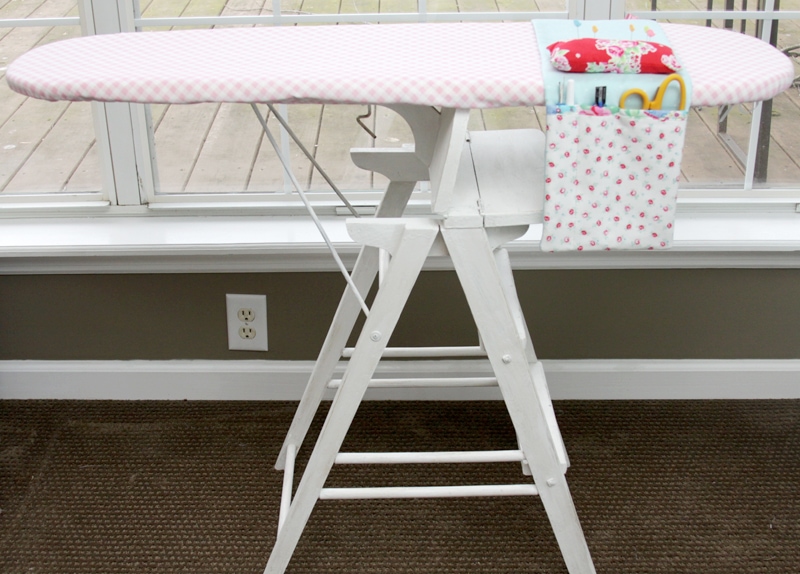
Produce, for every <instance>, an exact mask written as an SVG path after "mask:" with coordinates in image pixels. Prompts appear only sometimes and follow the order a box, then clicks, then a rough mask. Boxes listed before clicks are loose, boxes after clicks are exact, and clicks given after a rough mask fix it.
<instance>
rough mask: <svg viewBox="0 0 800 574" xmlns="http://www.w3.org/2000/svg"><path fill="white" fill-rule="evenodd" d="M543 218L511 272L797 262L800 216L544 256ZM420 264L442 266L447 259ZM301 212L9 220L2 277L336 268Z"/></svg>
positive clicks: (349, 252)
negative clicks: (625, 247) (647, 243)
mask: <svg viewBox="0 0 800 574" xmlns="http://www.w3.org/2000/svg"><path fill="white" fill-rule="evenodd" d="M322 221H323V225H324V227H325V230H326V233H327V234H328V236H329V237H330V239H331V241H332V242H333V243H334V245H335V246H336V248H337V251H338V252H339V254H340V255H341V257H342V259H343V260H344V262H345V264H346V265H348V266H350V265H352V263H353V262H354V261H355V256H356V254H357V252H358V245H356V244H355V243H354V242H353V241H352V239H350V237H349V235H348V234H347V230H346V229H345V221H346V218H344V217H326V218H323V220H322ZM541 230H542V226H541V225H532V226H531V228H530V230H529V231H528V233H526V234H525V235H524V236H523V237H521V238H520V239H518V240H516V241H513V242H511V243H510V244H509V246H508V250H509V254H510V256H511V261H512V265H513V266H514V268H515V269H631V268H655V269H659V268H660V269H668V268H737V267H738V268H797V267H800V213H794V212H783V213H759V214H756V213H750V214H745V213H738V214H734V213H728V214H703V213H695V214H687V215H685V216H682V217H681V218H680V220H679V225H677V226H676V231H675V240H674V246H673V248H672V249H668V250H664V251H610V252H596V253H589V254H586V253H577V252H567V253H555V254H554V253H544V252H542V251H541V250H540V249H539V239H540V237H541ZM425 268H426V269H448V268H450V261H449V259H448V258H446V257H434V258H430V259H429V260H428V261H427V262H426V264H425ZM336 270H337V267H336V265H335V262H334V260H333V258H332V257H331V256H330V253H329V252H328V251H327V248H326V246H325V243H324V242H323V241H322V239H321V238H320V235H319V232H318V231H317V230H316V229H315V228H314V226H313V223H312V221H311V220H310V218H308V217H291V216H284V217H277V216H258V215H250V216H237V215H227V216H224V215H222V216H213V217H201V216H197V215H195V216H184V217H180V216H153V217H137V216H127V217H126V216H114V217H86V218H57V217H53V218H16V219H15V218H9V219H4V220H3V221H2V225H0V274H6V275H12V274H57V273H227V272H288V271H307V272H322V271H336Z"/></svg>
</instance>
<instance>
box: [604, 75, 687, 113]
mask: <svg viewBox="0 0 800 574" xmlns="http://www.w3.org/2000/svg"><path fill="white" fill-rule="evenodd" d="M672 82H678V86H679V87H680V90H681V105H680V107H679V108H678V109H679V110H682V109H683V108H684V107H685V106H686V84H685V83H684V81H683V78H682V77H681V75H680V74H670V75H669V76H667V77H666V78H664V81H663V82H661V85H660V86H659V87H658V91H656V97H655V98H653V99H652V100H651V99H650V96H648V95H647V94H646V93H645V91H644V90H642V89H641V88H631V89H630V90H627V91H626V92H625V93H623V94H622V97H621V98H620V99H619V107H620V108H624V107H625V102H626V100H627V99H628V98H629V97H631V96H639V97H640V98H642V109H643V110H660V109H661V106H662V105H663V103H664V95H665V94H666V93H667V88H668V87H669V85H670V84H671V83H672Z"/></svg>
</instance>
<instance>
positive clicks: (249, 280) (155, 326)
mask: <svg viewBox="0 0 800 574" xmlns="http://www.w3.org/2000/svg"><path fill="white" fill-rule="evenodd" d="M516 276H517V283H518V287H519V291H520V298H521V300H522V305H523V307H524V309H525V313H526V316H527V318H528V323H529V325H530V328H531V330H532V332H533V333H534V343H535V345H536V347H537V351H538V353H539V355H540V356H541V357H542V358H545V359H582V358H619V359H623V358H669V359H694V358H701V359H729V358H763V359H767V358H775V359H779V358H780V359H784V358H794V359H797V358H800V269H772V270H750V269H713V270H608V271H596V270H592V271H520V272H517V275H516ZM342 288H343V280H342V279H341V277H340V276H339V275H337V274H335V273H271V274H174V275H170V274H166V275H164V274H157V275H60V276H59V275H56V276H53V275H31V276H0V360H9V359H36V360H69V359H91V360H108V359H256V358H266V359H274V360H287V359H292V360H297V359H313V358H314V357H315V356H316V352H317V350H318V348H319V346H320V344H321V342H322V339H323V337H324V333H325V330H326V328H327V325H328V324H329V322H330V320H331V318H332V316H333V312H334V309H335V307H336V304H337V303H338V300H339V296H340V294H341V290H342ZM226 293H264V294H266V295H267V302H268V319H269V341H270V351H268V352H266V353H246V352H232V351H228V350H227V339H226V328H225V294H226ZM475 341H476V338H475V335H474V330H473V328H472V326H471V320H470V319H469V317H468V316H467V307H466V302H465V300H464V297H463V295H462V294H461V291H460V288H459V287H458V283H457V281H456V278H455V275H454V274H453V273H450V272H427V273H425V274H424V275H423V277H422V279H421V280H420V282H419V283H418V285H417V288H416V290H415V292H414V294H413V295H412V301H411V304H410V306H409V309H408V311H407V313H406V314H405V316H404V317H403V319H402V321H401V324H400V325H399V326H398V329H397V331H396V333H395V336H394V338H393V341H392V343H393V344H400V345H412V344H423V345H424V344H474V343H475Z"/></svg>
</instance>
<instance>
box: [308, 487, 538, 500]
mask: <svg viewBox="0 0 800 574" xmlns="http://www.w3.org/2000/svg"><path fill="white" fill-rule="evenodd" d="M538 494H539V490H538V489H537V488H536V486H535V485H534V484H485V485H484V484H476V485H466V486H379V487H368V488H323V489H322V490H321V491H320V494H319V499H320V500H359V499H378V498H466V497H477V496H537V495H538Z"/></svg>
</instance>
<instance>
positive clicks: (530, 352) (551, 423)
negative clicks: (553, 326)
mask: <svg viewBox="0 0 800 574" xmlns="http://www.w3.org/2000/svg"><path fill="white" fill-rule="evenodd" d="M494 259H495V263H496V264H497V271H498V273H499V274H500V278H501V284H502V285H503V290H504V292H505V294H506V298H507V301H508V304H509V305H510V306H511V311H512V313H513V315H514V317H515V318H519V322H518V323H517V330H518V331H519V332H520V336H522V337H524V339H525V355H526V356H527V358H528V364H529V366H530V371H531V377H532V378H533V385H534V387H535V389H536V394H537V395H538V397H539V401H540V403H541V405H542V409H543V410H544V413H545V417H546V418H547V427H548V429H549V431H550V438H551V440H552V441H553V446H554V447H555V449H556V454H557V455H558V460H559V463H560V464H561V467H562V468H563V470H564V472H566V470H567V468H569V456H568V455H567V448H566V446H564V439H563V438H562V437H561V430H560V429H559V428H558V422H557V421H556V414H555V411H554V410H553V402H552V400H551V399H550V389H549V388H548V387H547V379H546V378H545V373H544V368H543V367H542V363H541V362H540V361H539V360H538V359H537V358H536V351H535V350H534V348H533V339H532V338H531V333H530V330H529V329H528V323H527V322H526V321H525V316H524V314H523V312H522V305H520V303H519V298H518V297H517V287H516V284H515V282H514V273H513V270H512V268H511V260H510V259H509V257H508V251H506V249H504V248H501V249H497V250H496V251H495V252H494ZM523 470H524V472H526V473H527V472H529V469H528V468H527V466H526V465H525V464H523Z"/></svg>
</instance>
